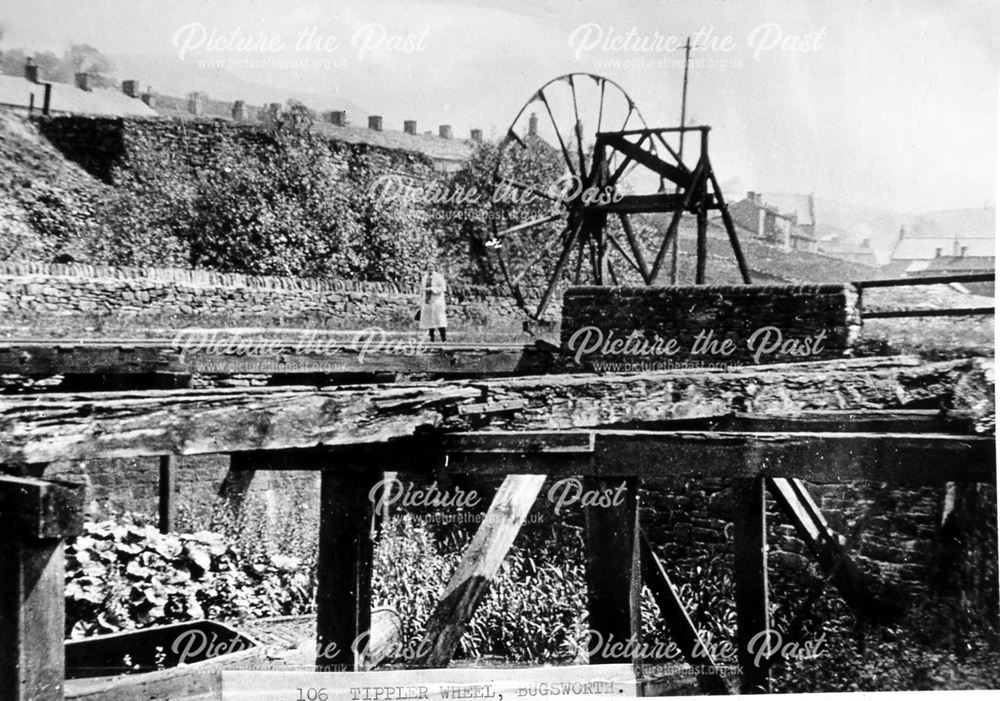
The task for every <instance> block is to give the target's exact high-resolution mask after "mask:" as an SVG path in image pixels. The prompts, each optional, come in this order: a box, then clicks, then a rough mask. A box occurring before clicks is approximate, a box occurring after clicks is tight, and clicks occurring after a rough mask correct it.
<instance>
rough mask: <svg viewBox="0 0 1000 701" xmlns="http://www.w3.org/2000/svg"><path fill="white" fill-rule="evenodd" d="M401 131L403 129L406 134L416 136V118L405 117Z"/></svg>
mask: <svg viewBox="0 0 1000 701" xmlns="http://www.w3.org/2000/svg"><path fill="white" fill-rule="evenodd" d="M403 131H405V132H406V133H407V134H412V135H413V136H416V135H417V120H415V119H407V120H406V121H405V122H403Z"/></svg>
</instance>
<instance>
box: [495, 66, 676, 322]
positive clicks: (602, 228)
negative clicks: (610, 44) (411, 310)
mask: <svg viewBox="0 0 1000 701" xmlns="http://www.w3.org/2000/svg"><path fill="white" fill-rule="evenodd" d="M647 128H648V127H647V125H646V121H645V120H644V119H643V117H642V114H641V113H640V111H639V108H638V107H637V106H636V104H635V102H634V101H633V100H632V98H631V97H629V96H628V94H627V93H626V92H625V91H624V90H623V89H622V88H621V87H620V86H619V85H618V84H617V83H615V82H614V81H612V80H609V79H607V78H604V77H601V76H597V75H593V74H590V73H571V74H567V75H563V76H560V77H558V78H555V79H553V80H551V81H549V82H548V83H546V84H545V85H543V86H542V87H541V88H540V89H539V90H538V91H537V92H536V93H535V94H534V95H533V96H532V97H531V99H529V100H528V102H527V103H526V104H525V105H524V106H523V107H522V108H521V110H520V111H519V112H518V114H517V117H515V119H514V121H513V122H512V123H511V125H510V128H509V129H508V130H507V133H506V136H505V138H504V139H503V141H502V142H501V143H500V145H499V151H498V156H497V162H496V167H495V169H494V173H493V181H494V191H493V195H492V198H491V208H492V212H491V222H492V228H493V237H492V239H491V240H490V241H488V242H487V247H488V248H489V249H490V250H491V251H492V253H491V255H492V256H493V257H494V260H495V263H496V267H497V269H498V270H499V272H500V275H501V276H502V279H503V280H504V282H505V283H506V284H507V286H509V288H510V290H511V293H512V294H513V296H514V298H515V299H516V300H517V302H518V304H519V305H520V306H521V307H522V308H523V309H524V310H525V312H526V313H527V314H528V315H529V316H531V317H532V318H535V319H540V318H541V317H542V316H543V314H544V313H545V310H546V309H547V308H548V306H549V303H550V302H551V301H552V299H553V297H554V296H555V295H556V294H557V293H558V292H559V291H560V289H561V288H565V287H566V286H568V285H570V284H576V285H579V284H595V285H607V284H612V285H617V284H649V283H650V280H649V266H648V265H647V264H646V263H645V260H644V255H643V252H642V251H643V249H644V243H643V241H644V240H645V239H648V238H649V237H651V236H654V235H655V234H654V233H653V232H651V231H648V230H647V229H648V227H647V226H646V225H645V224H644V223H643V222H642V221H641V220H639V221H636V222H634V223H633V222H632V221H630V215H629V213H627V212H615V213H609V212H607V211H604V210H601V209H596V208H595V207H594V205H597V204H601V203H605V204H606V203H607V202H609V201H614V200H616V199H617V198H620V197H621V196H622V195H625V194H633V193H636V192H643V191H651V190H656V189H659V190H660V191H663V189H664V183H663V180H662V178H658V177H657V176H656V174H655V173H652V172H650V171H649V170H647V169H645V168H637V166H638V165H639V163H638V162H636V161H634V160H630V159H629V158H626V157H623V156H622V155H621V154H620V153H617V152H612V153H611V155H610V156H608V157H605V156H604V155H603V153H604V149H603V148H597V149H595V142H596V137H597V134H599V133H602V132H623V131H626V130H631V129H647ZM663 146H666V144H665V143H664V144H663ZM648 148H649V150H650V151H651V152H652V153H654V154H655V153H656V148H657V146H656V144H655V143H652V144H650V145H649V147H648Z"/></svg>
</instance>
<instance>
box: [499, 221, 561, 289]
mask: <svg viewBox="0 0 1000 701" xmlns="http://www.w3.org/2000/svg"><path fill="white" fill-rule="evenodd" d="M568 232H569V225H567V226H566V227H564V228H563V230H562V231H561V232H560V233H559V235H558V236H553V237H551V238H550V239H549V240H548V242H547V243H546V244H545V245H544V246H542V250H540V251H539V252H538V253H537V254H536V255H535V257H534V258H532V259H531V261H530V262H528V264H527V265H525V266H524V268H523V269H522V270H521V272H519V273H518V274H517V275H515V276H514V278H513V279H512V280H511V284H512V285H516V284H517V283H519V282H521V278H523V277H524V276H525V275H526V274H527V273H528V271H529V270H531V269H532V268H533V267H535V266H536V265H538V263H539V262H540V261H541V260H542V259H543V258H545V256H546V255H548V253H549V251H551V250H552V247H553V246H554V245H555V244H556V243H557V242H559V241H562V240H563V236H565V235H566V234H567V233H568Z"/></svg>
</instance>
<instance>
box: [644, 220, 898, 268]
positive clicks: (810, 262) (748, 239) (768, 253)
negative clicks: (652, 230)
mask: <svg viewBox="0 0 1000 701" xmlns="http://www.w3.org/2000/svg"><path fill="white" fill-rule="evenodd" d="M654 221H656V220H655V219H654ZM659 222H662V226H660V227H659V229H660V230H662V229H665V228H666V218H665V217H661V219H660V220H659ZM687 226H689V227H690V226H691V225H690V224H688V225H687ZM684 227H685V222H684V221H683V220H682V223H681V228H682V230H683V229H684ZM724 231H725V228H724V227H723V225H722V222H721V220H719V219H709V232H710V234H711V235H710V236H709V237H708V242H707V243H708V252H709V255H710V256H713V257H716V258H719V259H722V260H727V261H732V260H733V252H732V247H731V246H730V244H729V241H728V238H727V237H726V235H725V234H724V233H723V232H724ZM685 233H687V234H688V236H693V232H691V231H687V232H685ZM739 240H740V247H741V248H742V249H743V254H744V256H745V257H746V260H747V264H748V265H749V267H750V270H751V275H752V276H753V277H754V279H757V278H759V277H760V276H761V275H765V276H766V277H767V278H768V279H771V280H774V281H781V282H789V283H800V282H851V281H855V280H872V279H877V278H883V277H886V276H885V275H884V274H883V273H882V271H881V270H879V269H878V268H875V267H873V266H869V265H864V264H863V263H855V262H851V261H846V260H842V259H840V258H834V257H831V256H827V255H823V254H820V253H811V252H809V251H801V250H791V251H785V250H783V249H782V248H779V247H777V246H771V245H768V244H766V243H764V242H763V241H761V240H760V239H757V238H755V237H753V236H746V235H741V236H739ZM733 265H734V266H735V263H733Z"/></svg>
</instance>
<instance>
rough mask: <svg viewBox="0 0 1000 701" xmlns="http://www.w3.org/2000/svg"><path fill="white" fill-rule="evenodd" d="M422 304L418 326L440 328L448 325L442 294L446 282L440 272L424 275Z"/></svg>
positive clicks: (446, 286)
mask: <svg viewBox="0 0 1000 701" xmlns="http://www.w3.org/2000/svg"><path fill="white" fill-rule="evenodd" d="M421 287H422V289H423V295H424V299H423V304H422V305H421V307H420V328H422V329H441V328H445V327H447V326H448V317H447V316H446V313H445V302H444V294H445V292H446V291H447V289H448V283H446V282H445V280H444V275H442V274H441V273H430V274H429V275H424V278H423V284H422V285H421Z"/></svg>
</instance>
